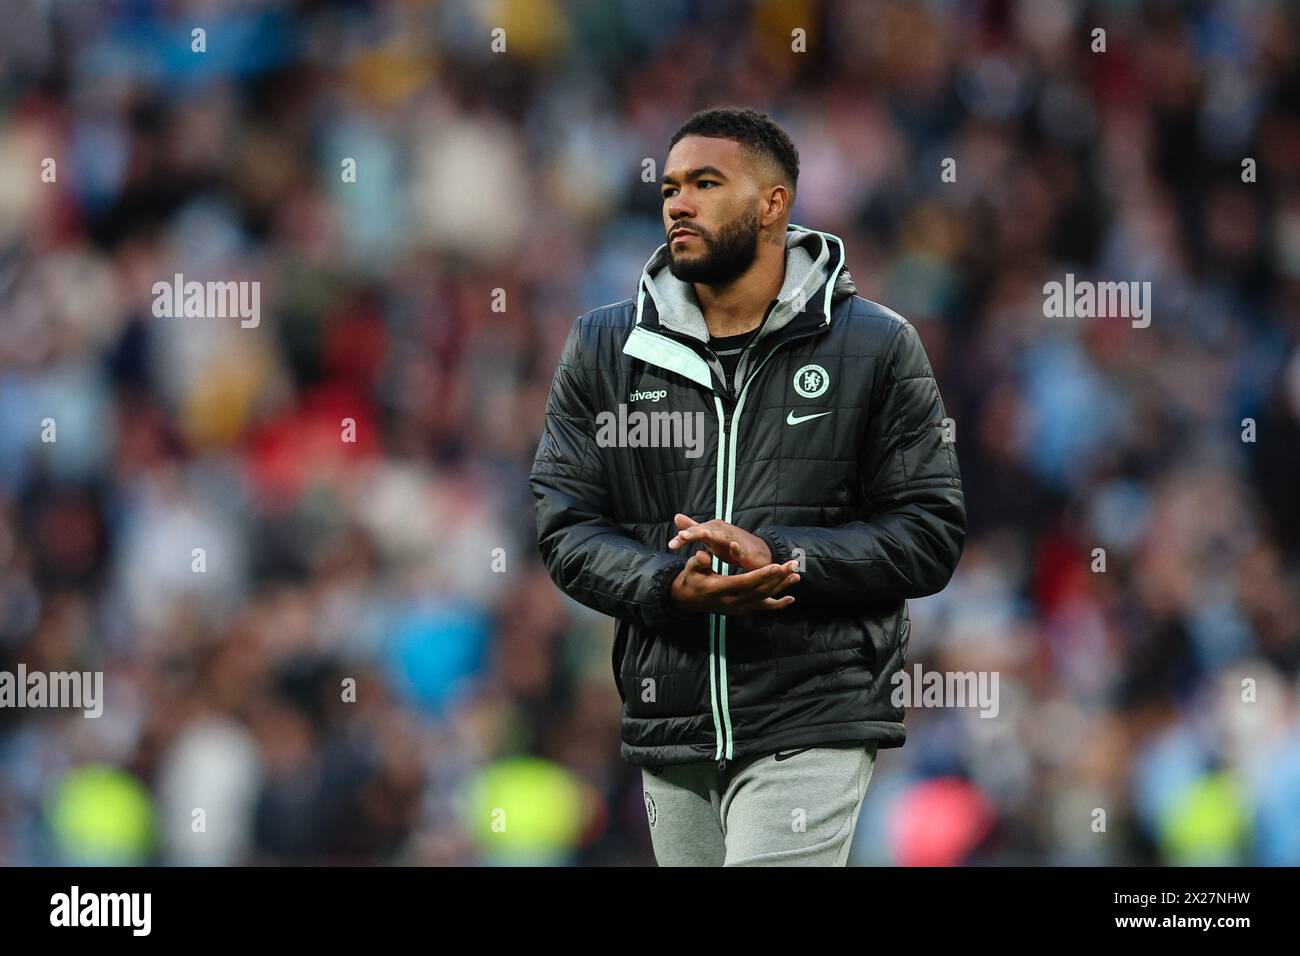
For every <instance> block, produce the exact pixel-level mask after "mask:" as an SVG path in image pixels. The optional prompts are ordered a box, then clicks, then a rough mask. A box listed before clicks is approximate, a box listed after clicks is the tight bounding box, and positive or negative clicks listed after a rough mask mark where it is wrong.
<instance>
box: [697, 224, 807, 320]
mask: <svg viewBox="0 0 1300 956" xmlns="http://www.w3.org/2000/svg"><path fill="white" fill-rule="evenodd" d="M784 282H785V242H784V238H782V240H781V241H780V243H779V245H778V244H776V243H774V242H773V241H772V239H771V238H770V237H769V236H768V234H767V233H764V234H763V235H762V236H760V237H759V241H758V256H757V257H756V258H755V259H754V264H753V265H752V266H750V267H749V269H748V270H747V271H746V272H745V274H744V275H742V276H739V277H738V278H736V279H735V280H734V281H733V282H730V283H728V284H727V285H725V286H712V285H704V284H702V283H699V282H696V283H693V286H694V288H695V300H696V302H698V303H699V306H700V312H701V313H702V314H703V315H704V323H705V325H707V326H708V327H709V334H710V335H712V336H714V337H721V336H724V335H740V334H741V333H743V332H749V331H752V330H753V329H756V328H758V326H759V324H760V323H761V322H762V321H763V317H764V316H765V315H767V307H768V304H769V303H771V301H772V300H773V299H775V298H776V297H777V295H778V294H780V292H781V286H782V284H783V283H784Z"/></svg>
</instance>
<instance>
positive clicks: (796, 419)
mask: <svg viewBox="0 0 1300 956" xmlns="http://www.w3.org/2000/svg"><path fill="white" fill-rule="evenodd" d="M829 414H830V412H818V413H817V414H816V415H796V414H795V413H794V412H791V413H790V414H789V415H787V416H785V423H786V424H787V425H798V424H799V423H800V422H806V421H811V420H812V419H814V418H821V417H822V416H823V415H829Z"/></svg>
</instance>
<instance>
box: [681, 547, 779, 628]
mask: <svg viewBox="0 0 1300 956" xmlns="http://www.w3.org/2000/svg"><path fill="white" fill-rule="evenodd" d="M798 567H799V562H798V561H787V562H786V563H785V564H769V565H766V566H765V567H761V568H756V569H755V570H753V571H746V572H745V573H744V574H717V573H715V572H714V570H713V556H712V555H711V554H709V552H708V551H707V550H700V551H697V552H695V554H693V555H691V557H690V560H688V561H687V562H686V567H684V568H683V569H682V572H681V573H680V574H679V575H677V578H676V580H674V581H673V588H672V598H671V599H672V602H673V604H675V605H676V606H677V607H679V608H681V609H682V610H684V611H692V612H696V613H705V614H731V615H739V614H753V613H754V612H756V611H780V610H783V609H784V608H787V607H789V606H790V605H791V604H793V603H794V597H793V596H792V595H789V594H787V595H785V596H784V597H781V598H773V597H772V595H773V594H775V593H776V592H777V591H780V590H782V589H783V588H787V587H789V586H790V585H792V584H797V583H799V575H798V573H797V572H796V569H797V568H798Z"/></svg>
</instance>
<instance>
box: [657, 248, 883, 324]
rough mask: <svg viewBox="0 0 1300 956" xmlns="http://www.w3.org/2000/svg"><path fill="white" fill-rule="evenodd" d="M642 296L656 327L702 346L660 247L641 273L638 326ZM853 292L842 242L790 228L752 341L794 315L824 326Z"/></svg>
mask: <svg viewBox="0 0 1300 956" xmlns="http://www.w3.org/2000/svg"><path fill="white" fill-rule="evenodd" d="M828 286H829V294H827V292H828ZM643 292H648V293H649V295H650V299H651V300H652V302H653V304H654V310H655V313H656V316H657V319H658V324H659V325H660V326H662V327H663V328H665V329H669V330H671V331H674V332H677V333H680V334H682V335H687V336H690V337H691V338H694V339H698V340H699V341H701V342H706V343H707V342H708V340H709V328H708V325H707V324H706V323H705V321H704V314H703V313H702V312H701V311H700V306H699V303H698V301H697V299H696V298H695V289H694V287H693V286H692V285H691V284H690V283H689V282H683V281H682V280H680V279H678V278H677V277H676V276H674V275H673V274H672V272H671V271H670V270H669V268H668V243H666V242H665V243H663V244H662V245H661V246H659V248H658V249H656V250H655V251H654V254H653V255H651V256H650V259H649V261H648V262H646V264H645V268H644V269H643V270H642V272H641V284H640V287H639V288H638V293H637V316H636V320H637V324H638V325H640V324H641V322H642V311H643V310H642V300H643V294H642V293H643ZM856 292H857V288H856V286H855V285H854V284H853V277H852V276H851V275H850V274H849V270H848V268H847V267H846V266H845V253H844V243H843V242H842V241H841V240H840V239H839V238H838V237H836V236H833V235H831V234H830V233H827V232H819V231H817V230H815V229H808V228H806V227H804V226H799V225H795V224H794V223H790V224H789V225H787V226H786V234H785V280H784V281H783V282H782V284H781V291H780V293H779V294H778V296H777V301H776V305H775V306H774V307H773V308H772V312H771V314H770V315H769V316H768V319H767V322H766V323H764V325H763V327H762V330H761V331H760V332H759V335H758V337H759V338H760V339H762V338H766V337H767V336H769V335H772V334H774V333H776V332H779V331H780V330H781V329H783V328H785V327H786V326H787V325H789V324H790V323H791V322H792V321H794V320H795V319H796V318H797V317H798V316H800V315H807V316H809V317H810V318H812V319H814V320H816V321H819V322H821V323H825V324H827V325H829V324H830V313H831V303H832V302H833V301H834V300H836V299H839V298H841V297H842V296H845V295H853V294H855V293H856Z"/></svg>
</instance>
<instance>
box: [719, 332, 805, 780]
mask: <svg viewBox="0 0 1300 956" xmlns="http://www.w3.org/2000/svg"><path fill="white" fill-rule="evenodd" d="M769 311H770V309H769ZM764 321H766V317H764ZM760 328H761V326H760ZM820 331H821V329H820V328H817V329H813V330H811V331H808V332H804V333H803V334H801V335H796V336H792V337H791V338H788V339H786V340H785V341H784V342H780V343H778V344H776V345H774V346H772V349H771V351H769V352H768V353H767V354H766V355H765V356H763V360H762V361H761V362H759V363H758V365H756V366H755V367H754V371H753V372H752V373H751V374H750V375H748V376H747V377H746V379H745V382H744V384H743V385H742V386H741V388H740V394H739V395H738V396H737V398H736V403H735V404H734V405H733V406H732V414H731V416H730V417H728V416H727V415H726V413H725V412H724V410H723V407H722V400H721V399H720V398H718V397H717V395H714V397H713V400H714V402H715V404H716V406H717V411H718V421H719V424H720V425H721V426H722V430H721V433H720V434H721V438H720V439H719V440H720V442H721V447H720V448H719V450H718V454H719V461H720V463H721V468H720V469H719V471H718V478H717V481H718V483H719V485H718V488H717V494H715V505H716V508H715V510H717V511H718V514H717V515H716V517H718V518H721V519H722V520H723V521H726V522H728V523H730V521H731V512H732V509H733V508H734V506H735V503H736V502H735V500H734V497H733V496H734V492H735V476H734V475H733V474H732V471H733V470H734V469H735V462H734V461H731V460H729V457H730V456H729V455H728V451H729V448H730V440H729V439H730V436H731V432H732V430H733V429H734V428H735V427H736V415H737V412H738V411H739V410H740V409H741V408H742V407H743V405H744V400H745V393H746V392H747V391H749V385H750V382H752V381H753V380H754V379H755V378H757V377H758V373H759V372H760V371H761V370H762V368H763V366H764V365H766V364H767V361H768V359H770V358H771V357H772V356H773V355H775V354H776V352H777V350H778V349H780V348H781V347H782V346H785V345H789V344H790V343H791V342H798V341H800V340H802V339H806V338H808V337H810V336H813V335H816V334H818V333H819V332H820ZM755 338H756V339H757V336H755ZM752 344H753V343H752V342H751V343H750V345H752ZM748 349H749V345H746V346H745V351H747V350H748ZM740 357H741V359H742V360H743V359H744V351H742V352H741V356H740ZM736 370H737V371H739V370H740V361H737V362H736ZM731 395H732V392H731V390H728V393H727V396H728V398H730V397H731ZM724 476H725V478H726V485H725V489H726V490H723V488H724V486H723V485H722V481H723V478H724ZM715 560H718V573H720V574H723V575H726V574H730V573H731V566H730V565H729V564H727V563H726V562H724V561H721V560H720V559H715ZM709 655H710V659H709V684H710V691H711V694H712V696H713V699H712V706H713V727H714V732H715V735H716V736H717V739H718V746H717V749H716V750H715V751H714V759H716V760H717V761H718V770H719V772H721V771H725V770H726V769H727V761H728V760H730V759H731V757H732V743H733V740H732V737H731V711H730V708H729V707H728V706H727V698H728V690H727V618H726V615H724V614H711V615H709ZM719 714H721V717H719Z"/></svg>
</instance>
